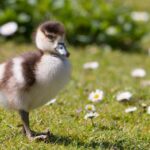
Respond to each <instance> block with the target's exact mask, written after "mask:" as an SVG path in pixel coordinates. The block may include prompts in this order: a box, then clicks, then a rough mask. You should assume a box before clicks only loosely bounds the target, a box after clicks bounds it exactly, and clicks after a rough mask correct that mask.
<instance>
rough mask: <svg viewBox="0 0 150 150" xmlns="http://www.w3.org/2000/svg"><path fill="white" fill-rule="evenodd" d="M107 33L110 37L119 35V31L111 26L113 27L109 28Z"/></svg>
mask: <svg viewBox="0 0 150 150" xmlns="http://www.w3.org/2000/svg"><path fill="white" fill-rule="evenodd" d="M106 33H107V34H108V35H116V34H117V33H118V31H117V28H116V27H113V26H111V27H109V28H107V30H106Z"/></svg>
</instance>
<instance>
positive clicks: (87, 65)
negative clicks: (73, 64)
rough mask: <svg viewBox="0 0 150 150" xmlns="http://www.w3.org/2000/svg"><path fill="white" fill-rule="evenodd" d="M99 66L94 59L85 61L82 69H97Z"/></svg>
mask: <svg viewBox="0 0 150 150" xmlns="http://www.w3.org/2000/svg"><path fill="white" fill-rule="evenodd" d="M98 67H99V63H98V62H96V61H91V62H87V63H85V64H84V65H83V68H84V69H97V68H98Z"/></svg>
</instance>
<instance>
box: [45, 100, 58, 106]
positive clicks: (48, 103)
mask: <svg viewBox="0 0 150 150" xmlns="http://www.w3.org/2000/svg"><path fill="white" fill-rule="evenodd" d="M55 102H56V98H54V99H52V100H50V101H49V102H47V103H46V104H45V105H47V106H48V105H52V104H54V103H55Z"/></svg>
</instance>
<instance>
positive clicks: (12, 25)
mask: <svg viewBox="0 0 150 150" xmlns="http://www.w3.org/2000/svg"><path fill="white" fill-rule="evenodd" d="M17 30H18V24H17V23H16V22H13V21H12V22H8V23H6V24H4V25H2V26H1V28H0V34H1V35H3V36H10V35H13V34H14V33H15V32H16V31H17Z"/></svg>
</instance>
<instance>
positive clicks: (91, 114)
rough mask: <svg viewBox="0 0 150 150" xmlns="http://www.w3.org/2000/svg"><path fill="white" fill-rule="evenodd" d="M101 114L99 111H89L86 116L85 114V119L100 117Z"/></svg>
mask: <svg viewBox="0 0 150 150" xmlns="http://www.w3.org/2000/svg"><path fill="white" fill-rule="evenodd" d="M98 116H99V114H98V113H97V112H89V113H87V114H86V115H85V116H84V119H85V120H87V119H93V118H96V117H98Z"/></svg>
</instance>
